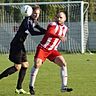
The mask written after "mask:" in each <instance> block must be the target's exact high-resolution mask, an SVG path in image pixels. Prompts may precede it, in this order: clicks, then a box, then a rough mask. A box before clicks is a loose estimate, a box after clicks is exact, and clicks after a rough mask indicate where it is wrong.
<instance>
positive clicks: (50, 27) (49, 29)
mask: <svg viewBox="0 0 96 96" xmlns="http://www.w3.org/2000/svg"><path fill="white" fill-rule="evenodd" d="M55 28H56V25H55V24H49V25H48V27H47V33H48V34H49V36H50V37H55V38H59V35H57V34H55Z"/></svg>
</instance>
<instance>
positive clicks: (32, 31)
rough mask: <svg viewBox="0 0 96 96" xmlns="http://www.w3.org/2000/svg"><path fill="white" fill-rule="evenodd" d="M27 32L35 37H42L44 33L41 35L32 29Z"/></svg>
mask: <svg viewBox="0 0 96 96" xmlns="http://www.w3.org/2000/svg"><path fill="white" fill-rule="evenodd" d="M29 32H30V34H31V35H32V36H36V35H43V34H44V33H41V32H40V31H36V30H34V28H31V29H29Z"/></svg>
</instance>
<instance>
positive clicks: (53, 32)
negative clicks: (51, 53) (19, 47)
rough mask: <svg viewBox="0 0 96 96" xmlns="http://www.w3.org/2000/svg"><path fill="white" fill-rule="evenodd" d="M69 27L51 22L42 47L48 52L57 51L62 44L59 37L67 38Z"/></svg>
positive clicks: (41, 43)
mask: <svg viewBox="0 0 96 96" xmlns="http://www.w3.org/2000/svg"><path fill="white" fill-rule="evenodd" d="M67 30H68V27H67V26H65V25H64V24H63V25H60V24H58V23H56V22H51V23H50V24H49V25H48V28H47V32H46V34H45V35H44V37H43V39H42V41H41V42H40V45H41V46H42V47H44V48H46V49H47V50H57V47H58V45H59V43H60V42H61V40H60V38H59V36H63V37H65V34H66V32H67Z"/></svg>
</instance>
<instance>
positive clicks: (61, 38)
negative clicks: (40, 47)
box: [59, 36, 67, 42]
mask: <svg viewBox="0 0 96 96" xmlns="http://www.w3.org/2000/svg"><path fill="white" fill-rule="evenodd" d="M59 39H60V40H61V41H62V42H65V41H66V40H67V37H63V36H60V37H59Z"/></svg>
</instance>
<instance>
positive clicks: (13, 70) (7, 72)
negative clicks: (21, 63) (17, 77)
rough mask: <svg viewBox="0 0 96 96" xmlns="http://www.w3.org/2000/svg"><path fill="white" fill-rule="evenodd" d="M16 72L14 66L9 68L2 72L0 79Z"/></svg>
mask: <svg viewBox="0 0 96 96" xmlns="http://www.w3.org/2000/svg"><path fill="white" fill-rule="evenodd" d="M16 71H17V69H16V67H15V66H11V67H9V68H7V69H6V70H4V71H3V72H2V73H1V74H0V79H2V78H4V77H7V76H9V75H11V74H13V73H15V72H16Z"/></svg>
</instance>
